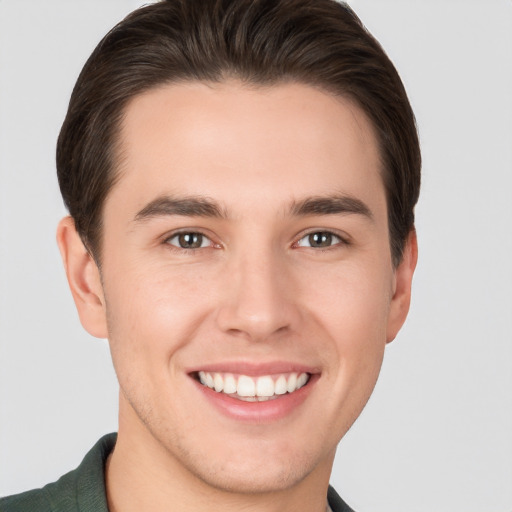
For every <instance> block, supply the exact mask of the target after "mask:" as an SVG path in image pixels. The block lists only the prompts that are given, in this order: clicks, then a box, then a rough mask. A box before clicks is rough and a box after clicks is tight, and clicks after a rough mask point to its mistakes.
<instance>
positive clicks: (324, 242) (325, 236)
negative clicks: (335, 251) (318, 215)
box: [309, 232, 332, 247]
mask: <svg viewBox="0 0 512 512" xmlns="http://www.w3.org/2000/svg"><path fill="white" fill-rule="evenodd" d="M309 243H310V245H311V247H330V246H331V245H332V235H331V233H324V232H320V233H312V234H311V235H309Z"/></svg>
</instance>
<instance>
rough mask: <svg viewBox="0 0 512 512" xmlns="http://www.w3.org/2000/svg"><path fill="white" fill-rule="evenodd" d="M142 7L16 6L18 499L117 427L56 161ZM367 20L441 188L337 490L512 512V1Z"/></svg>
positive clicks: (3, 331) (8, 128) (1, 247)
mask: <svg viewBox="0 0 512 512" xmlns="http://www.w3.org/2000/svg"><path fill="white" fill-rule="evenodd" d="M140 3H142V2H138V1H135V0H108V1H105V0H101V1H99V0H96V1H91V0H87V1H85V0H74V1H69V0H61V1H57V0H51V1H46V2H41V1H39V0H32V1H28V0H0V495H2V494H8V493H13V492H18V491H21V490H25V489H27V488H31V487H35V486H40V485H43V484H45V483H47V482H48V481H50V480H53V479H55V478H57V477H58V476H60V475H61V474H62V473H64V472H65V471H67V470H68V469H71V468H73V467H75V466H76V465H77V464H78V463H79V462H80V460H81V458H82V456H83V455H84V454H85V452H86V451H87V450H88V449H89V448H90V447H91V446H92V444H93V443H94V442H95V441H96V440H97V438H98V437H99V436H101V435H102V434H104V433H106V432H109V431H112V430H115V428H116V422H117V419H116V415H117V410H116V409H117V406H116V402H117V386H116V381H115V376H114V372H113V370H112V366H111V362H110V359H109V353H108V347H107V345H106V342H105V341H99V340H95V339H93V338H90V337H89V336H88V335H87V334H86V333H85V332H84V331H83V330H82V329H81V327H80V325H79V322H78V319H77V315H76V312H75V309H74V305H73V303H72V300H71V295H70V293H69V292H68V289H67V285H66V282H65V276H64V272H63V270H62V268H61V263H60V258H59V255H58V252H57V248H56V245H55V243H54V237H55V227H56V223H57V221H58V219H59V218H60V217H61V216H62V215H63V214H64V213H65V211H64V208H63V206H62V203H61V199H60V196H59V192H58V189H57V182H56V178H55V175H54V174H55V171H54V147H55V140H56V137H57V133H58V130H59V128H60V123H61V122H62V120H63V117H64V114H65V109H66V105H67V101H68V99H69V95H70V92H71V88H72V86H73V84H74V81H75V79H76V77H77V75H78V72H79V70H80V69H81V66H82V65H83V63H84V61H85V59H86V57H87V56H88V55H89V54H90V52H91V51H92V49H93V48H94V46H95V45H96V43H97V42H98V41H99V39H100V38H101V36H102V35H103V34H104V33H105V32H106V31H107V30H108V29H109V28H110V27H111V26H112V25H113V24H114V23H115V22H116V21H118V20H119V19H120V18H121V17H123V16H124V15H125V14H126V13H128V12H129V11H130V10H132V9H133V8H135V7H137V6H138V5H140ZM351 3H352V5H353V7H354V8H355V10H356V11H357V12H358V14H359V15H360V17H361V18H362V20H363V21H364V22H365V23H366V25H367V26H368V28H369V29H370V30H371V31H372V32H373V33H374V34H375V35H376V36H377V38H378V39H379V40H380V41H381V43H382V44H383V46H384V48H385V49H386V50H387V52H388V53H389V55H390V56H391V58H392V60H393V61H394V62H395V64H396V65H397V68H398V69H399V71H400V73H401V75H402V77H403V79H404V82H405V85H406V87H407V89H408V91H409V95H410V99H411V102H412V104H413V107H414V109H415V111H416V114H417V119H418V124H419V126H420V132H421V141H422V146H423V154H424V180H423V191H422V197H421V201H420V204H419V206H418V209H417V228H418V232H419V243H420V251H421V252H420V260H419V266H418V269H417V275H416V278H415V283H414V298H413V303H412V310H411V313H410V316H409V319H408V321H407V323H406V326H405V327H404V329H403V331H402V332H401V334H400V335H399V337H398V339H397V340H396V341H395V342H394V343H392V344H391V345H390V346H389V347H388V349H387V353H386V358H385V362H384V367H383V370H382V374H381V378H380V381H379V383H378V385H377V388H376V390H375V393H374V395H373V397H372V399H371V400H370V403H369V405H368V407H367V408H366V410H365V411H364V412H363V414H362V416H361V417H360V419H359V420H358V421H357V423H356V425H355V426H354V428H353V429H352V430H351V431H350V432H349V434H348V435H347V436H346V438H345V439H344V440H343V441H342V443H341V444H340V448H339V450H338V456H337V460H336V464H335V468H334V472H333V475H332V483H333V484H334V485H335V487H336V488H337V489H338V490H339V491H340V493H341V494H342V495H343V496H344V497H345V498H346V500H347V501H348V502H349V503H351V504H352V506H353V507H354V508H356V510H358V512H420V511H421V512H422V511H425V512H427V511H428V512H432V511H435V512H445V511H446V512H462V511H464V512H511V511H512V340H511V333H512V294H511V290H512V270H511V269H512V265H511V260H512V258H511V256H512V230H511V226H512V207H511V203H512V178H511V176H512V149H511V147H512V99H511V94H512V93H511V91H512V53H511V51H512V3H511V2H510V1H507V0H487V1H485V2H482V1H476V0H475V1H471V0H460V1H457V0H444V1H442V0H430V1H419V0H408V1H406V0H403V1H398V0H395V1H392V0H355V1H354V2H351Z"/></svg>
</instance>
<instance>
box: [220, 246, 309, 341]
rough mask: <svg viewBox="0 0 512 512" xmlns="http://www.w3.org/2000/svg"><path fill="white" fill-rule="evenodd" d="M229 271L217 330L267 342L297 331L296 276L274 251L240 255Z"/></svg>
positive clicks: (231, 264)
mask: <svg viewBox="0 0 512 512" xmlns="http://www.w3.org/2000/svg"><path fill="white" fill-rule="evenodd" d="M233 260H234V261H232V262H230V264H229V265H228V268H227V269H226V273H227V275H226V276H225V283H226V286H225V288H224V290H223V299H222V301H221V304H220V306H219V309H218V314H217V323H218V327H219V328H220V329H221V330H222V331H223V332H226V333H229V334H231V335H235V336H239V337H245V338H247V339H249V340H251V341H266V340H270V339H271V338H274V337H276V336H278V335H280V334H283V333H286V332H291V331H293V330H294V329H296V327H297V324H298V321H299V319H300V313H299V308H298V307H297V304H296V301H295V297H294V295H295V293H294V285H293V277H292V275H291V274H292V273H291V272H290V269H289V268H287V265H286V262H285V261H283V258H282V257H279V255H276V254H273V253H272V251H271V250H267V251H259V252H258V253H254V252H252V253H250V254H247V253H245V254H243V255H238V257H236V258H233Z"/></svg>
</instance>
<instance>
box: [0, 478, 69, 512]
mask: <svg viewBox="0 0 512 512" xmlns="http://www.w3.org/2000/svg"><path fill="white" fill-rule="evenodd" d="M75 481H76V470H75V471H71V472H69V473H66V474H65V475H64V476H62V477H61V478H59V480H57V481H56V482H53V483H51V484H48V485H46V486H44V487H43V488H42V489H32V490H31V491H26V492H22V493H21V494H15V495H13V496H7V497H6V498H1V499H0V512H11V511H12V512H56V511H61V510H62V511H64V510H66V511H70V512H71V511H74V510H75V509H76V498H75V494H76V493H75V488H76V486H75Z"/></svg>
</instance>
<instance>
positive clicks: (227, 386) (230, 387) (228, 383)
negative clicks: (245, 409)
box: [223, 375, 236, 395]
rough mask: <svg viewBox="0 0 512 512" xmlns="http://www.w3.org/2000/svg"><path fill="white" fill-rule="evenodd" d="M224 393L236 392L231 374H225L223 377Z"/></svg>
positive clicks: (234, 381)
mask: <svg viewBox="0 0 512 512" xmlns="http://www.w3.org/2000/svg"><path fill="white" fill-rule="evenodd" d="M223 391H224V393H226V394H227V395H230V394H232V393H236V380H235V377H233V375H226V377H225V379H224V390H223Z"/></svg>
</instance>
